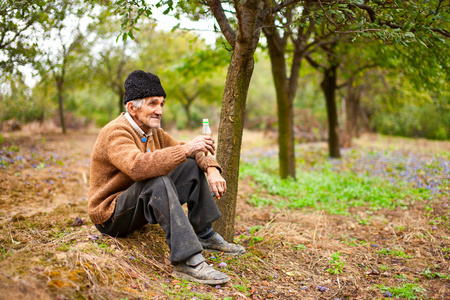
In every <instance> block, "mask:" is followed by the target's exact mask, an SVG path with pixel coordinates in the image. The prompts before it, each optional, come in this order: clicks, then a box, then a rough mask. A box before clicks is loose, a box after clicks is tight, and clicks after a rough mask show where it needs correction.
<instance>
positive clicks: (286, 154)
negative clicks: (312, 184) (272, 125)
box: [265, 30, 298, 179]
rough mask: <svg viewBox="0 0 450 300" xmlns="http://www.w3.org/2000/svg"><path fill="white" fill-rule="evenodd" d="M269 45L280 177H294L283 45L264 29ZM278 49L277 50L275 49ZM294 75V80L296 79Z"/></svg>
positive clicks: (291, 111)
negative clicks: (275, 96)
mask: <svg viewBox="0 0 450 300" xmlns="http://www.w3.org/2000/svg"><path fill="white" fill-rule="evenodd" d="M265 32H266V34H265V35H266V37H267V42H268V47H269V55H270V62H271V65H272V77H273V81H274V84H275V90H276V94H277V109H278V111H277V114H278V115H277V116H278V151H279V152H278V161H279V168H280V177H281V178H287V177H292V178H294V179H295V149H294V140H295V137H294V109H293V99H294V96H295V92H294V94H293V95H290V93H289V92H290V87H289V79H288V78H287V73H286V62H285V58H284V56H285V52H286V51H285V45H283V43H282V42H281V40H278V41H277V38H276V37H275V36H274V35H273V34H275V33H269V30H266V31H265ZM277 50H278V51H277ZM297 78H298V77H295V79H294V80H297Z"/></svg>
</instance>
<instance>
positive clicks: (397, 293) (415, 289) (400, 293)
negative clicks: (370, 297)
mask: <svg viewBox="0 0 450 300" xmlns="http://www.w3.org/2000/svg"><path fill="white" fill-rule="evenodd" d="M376 287H377V288H379V289H381V291H383V292H384V293H386V292H389V293H391V294H392V297H396V298H402V299H417V298H419V296H418V295H417V293H419V294H420V293H423V292H426V290H425V288H422V287H420V286H419V285H417V284H413V283H404V284H402V285H399V286H394V287H387V286H385V285H382V284H380V285H376Z"/></svg>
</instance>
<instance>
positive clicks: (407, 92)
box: [364, 74, 450, 140]
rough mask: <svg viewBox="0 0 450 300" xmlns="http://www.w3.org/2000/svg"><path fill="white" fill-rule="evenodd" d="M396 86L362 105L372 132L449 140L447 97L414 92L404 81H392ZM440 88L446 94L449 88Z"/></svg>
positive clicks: (443, 94) (449, 115) (428, 92)
mask: <svg viewBox="0 0 450 300" xmlns="http://www.w3.org/2000/svg"><path fill="white" fill-rule="evenodd" d="M392 75H394V74H391V76H392ZM394 76H397V75H394ZM395 82H397V84H394V85H393V86H391V87H390V88H389V89H388V91H387V92H385V93H384V94H379V95H378V96H375V97H374V99H371V101H370V102H366V104H365V105H364V106H365V107H367V108H368V110H369V112H370V113H371V124H372V126H373V128H374V129H375V130H376V131H378V132H380V133H384V134H389V135H397V136H405V137H423V138H428V139H436V140H448V139H450V93H449V92H448V91H444V90H443V91H441V92H432V91H427V90H423V89H422V90H417V89H415V88H414V87H413V86H412V85H411V83H410V82H408V81H407V80H406V79H405V78H404V77H399V78H397V79H392V83H395ZM443 87H444V88H445V89H446V90H448V88H449V85H448V84H445V85H443Z"/></svg>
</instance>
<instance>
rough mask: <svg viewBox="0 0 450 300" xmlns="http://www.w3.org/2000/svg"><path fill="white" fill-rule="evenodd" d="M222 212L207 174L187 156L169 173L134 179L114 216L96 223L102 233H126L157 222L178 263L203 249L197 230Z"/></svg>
mask: <svg viewBox="0 0 450 300" xmlns="http://www.w3.org/2000/svg"><path fill="white" fill-rule="evenodd" d="M185 203H186V204H187V208H188V215H187V216H186V213H185V212H184V210H183V208H182V205H183V204H185ZM221 215H222V214H221V213H220V210H219V209H218V207H217V205H216V203H215V201H214V199H213V198H212V196H211V192H210V190H209V186H208V182H207V179H206V177H205V174H204V173H203V171H202V170H201V169H200V168H199V167H198V165H197V163H196V162H195V160H194V159H192V158H188V159H187V161H186V162H184V163H182V164H181V165H179V166H178V167H176V168H175V169H174V170H173V171H172V172H170V173H169V175H166V176H160V177H155V178H150V179H148V180H144V181H139V182H136V183H134V184H133V185H132V186H131V187H129V188H128V189H127V190H126V191H125V192H123V193H122V194H121V195H120V196H119V197H118V198H117V203H116V207H115V210H114V214H113V215H112V217H111V218H110V219H109V220H108V221H107V222H105V223H104V224H101V225H95V226H96V227H97V229H98V230H99V231H100V232H101V233H104V234H108V235H110V236H115V237H125V236H126V235H128V234H130V233H131V232H133V231H134V230H136V229H139V228H140V227H142V226H144V225H145V224H148V223H150V224H157V223H158V224H159V225H160V226H161V228H162V229H163V230H164V232H165V235H166V242H167V244H168V245H169V248H170V251H171V256H170V260H171V263H172V264H177V263H180V262H183V261H185V260H187V259H188V258H189V257H191V256H192V255H194V254H197V253H199V252H201V251H202V250H203V247H202V245H201V244H200V242H199V241H198V239H197V236H196V233H201V232H202V231H204V230H206V229H208V228H209V227H210V226H211V224H212V223H213V222H214V221H215V220H217V219H218V218H220V216H221Z"/></svg>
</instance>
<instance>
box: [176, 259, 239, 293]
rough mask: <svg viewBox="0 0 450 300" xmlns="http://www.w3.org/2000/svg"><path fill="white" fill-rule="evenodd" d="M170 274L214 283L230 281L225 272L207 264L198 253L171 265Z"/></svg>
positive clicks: (205, 282) (199, 281)
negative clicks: (171, 270) (171, 271)
mask: <svg viewBox="0 0 450 300" xmlns="http://www.w3.org/2000/svg"><path fill="white" fill-rule="evenodd" d="M172 275H173V276H174V277H176V278H180V279H187V280H191V281H194V282H198V283H203V284H209V285H216V284H224V283H226V282H228V281H230V277H228V275H227V274H225V273H222V272H220V271H217V270H214V268H213V267H211V266H210V265H208V263H207V262H206V261H205V258H204V257H203V255H201V254H200V253H198V254H195V255H193V256H191V257H190V258H189V259H188V260H187V261H185V262H183V263H180V264H178V265H175V266H173V273H172Z"/></svg>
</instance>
